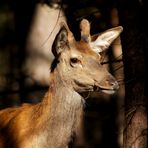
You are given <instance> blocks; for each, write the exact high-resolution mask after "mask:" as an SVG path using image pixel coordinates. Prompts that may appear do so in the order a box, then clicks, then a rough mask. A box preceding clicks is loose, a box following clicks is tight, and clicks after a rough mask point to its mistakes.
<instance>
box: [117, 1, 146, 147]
mask: <svg viewBox="0 0 148 148" xmlns="http://www.w3.org/2000/svg"><path fill="white" fill-rule="evenodd" d="M119 2H120V3H119V5H118V6H119V16H120V22H121V25H122V26H123V28H124V31H123V33H122V35H121V37H122V47H123V62H124V73H125V129H124V133H123V134H124V136H123V137H124V140H123V147H124V148H146V147H147V108H146V106H147V87H146V86H147V83H146V69H147V67H146V58H147V53H146V50H147V38H148V36H147V27H146V26H147V24H146V22H145V20H144V19H143V18H144V17H143V16H144V15H145V14H146V13H145V10H146V9H145V5H144V4H143V3H142V2H140V1H134V0H131V1H129V0H128V1H127V0H126V1H122V0H120V1H119Z"/></svg>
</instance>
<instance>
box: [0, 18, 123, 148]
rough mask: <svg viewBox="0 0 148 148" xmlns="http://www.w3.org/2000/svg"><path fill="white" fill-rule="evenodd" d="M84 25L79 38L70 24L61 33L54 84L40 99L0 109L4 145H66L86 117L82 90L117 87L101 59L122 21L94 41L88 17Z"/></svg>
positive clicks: (0, 142)
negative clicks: (70, 27)
mask: <svg viewBox="0 0 148 148" xmlns="http://www.w3.org/2000/svg"><path fill="white" fill-rule="evenodd" d="M80 29H81V40H80V41H76V40H75V39H74V36H73V34H72V33H71V32H70V30H69V28H68V26H66V25H62V27H61V30H60V31H59V33H58V34H57V36H56V38H55V41H54V43H53V47H52V52H53V55H54V56H55V59H54V61H53V63H52V66H51V70H50V78H49V84H50V85H49V89H48V91H47V93H46V94H45V96H44V98H43V100H42V102H40V103H38V104H35V105H33V104H23V105H22V106H21V107H14V108H7V109H4V110H1V111H0V148H9V147H11V148H66V147H67V146H68V143H69V141H70V138H71V135H72V134H73V133H74V132H75V131H76V130H77V128H78V126H79V123H80V120H81V118H82V117H81V116H82V110H83V104H84V99H83V97H82V96H81V93H82V92H88V91H95V90H97V91H103V92H105V93H114V92H115V91H116V90H117V89H118V87H119V86H118V83H117V81H116V80H115V78H114V77H113V76H112V75H111V74H110V73H109V72H108V71H107V70H106V69H105V68H104V67H103V66H102V65H101V61H100V59H101V56H100V52H102V51H103V50H105V49H107V48H108V46H109V45H110V44H111V43H112V42H113V41H114V39H116V38H117V37H118V36H119V34H120V33H121V31H122V27H121V26H119V27H116V28H113V29H110V30H108V31H106V32H104V33H102V34H101V35H100V36H98V37H97V39H96V40H95V41H91V40H92V38H91V35H90V24H89V22H88V21H87V20H86V19H83V20H82V21H81V23H80Z"/></svg>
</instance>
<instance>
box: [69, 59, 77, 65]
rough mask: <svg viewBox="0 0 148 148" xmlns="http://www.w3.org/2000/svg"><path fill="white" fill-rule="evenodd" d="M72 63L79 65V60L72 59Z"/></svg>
mask: <svg viewBox="0 0 148 148" xmlns="http://www.w3.org/2000/svg"><path fill="white" fill-rule="evenodd" d="M70 62H71V63H73V64H76V63H79V59H77V58H71V59H70Z"/></svg>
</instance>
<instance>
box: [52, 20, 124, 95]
mask: <svg viewBox="0 0 148 148" xmlns="http://www.w3.org/2000/svg"><path fill="white" fill-rule="evenodd" d="M80 29H81V40H80V41H76V40H75V38H74V36H73V34H72V33H71V32H70V30H69V29H68V27H67V26H65V25H63V26H62V27H61V30H60V31H59V33H58V34H57V36H56V38H55V41H54V43H53V48H52V52H53V54H54V56H55V60H56V61H57V62H56V66H55V67H56V68H55V69H56V70H57V71H58V72H59V75H60V77H61V79H62V82H63V83H64V84H65V85H67V86H68V87H69V88H71V89H73V90H75V91H76V92H78V93H80V92H85V91H94V90H98V91H103V92H105V93H109V94H112V93H114V92H115V90H117V89H118V88H119V85H118V83H117V81H116V80H115V78H114V77H113V76H112V75H111V74H110V73H109V72H108V71H107V70H106V69H105V67H104V66H103V65H102V64H101V55H100V53H101V52H103V51H104V50H106V49H107V48H108V47H109V45H110V44H111V43H112V42H113V41H114V40H115V39H116V38H117V37H118V36H119V34H120V33H121V32H122V27H121V26H119V27H115V28H112V29H109V30H107V31H105V32H103V33H102V34H100V35H98V36H97V37H96V39H95V40H92V37H91V35H90V24H89V22H88V21H87V20H86V19H83V20H82V21H81V23H80ZM55 69H54V68H52V71H54V70H55Z"/></svg>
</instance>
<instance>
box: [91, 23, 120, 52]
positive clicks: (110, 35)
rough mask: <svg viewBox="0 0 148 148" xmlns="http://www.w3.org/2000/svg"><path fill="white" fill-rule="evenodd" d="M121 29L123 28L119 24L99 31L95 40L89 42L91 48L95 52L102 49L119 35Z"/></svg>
mask: <svg viewBox="0 0 148 148" xmlns="http://www.w3.org/2000/svg"><path fill="white" fill-rule="evenodd" d="M122 30H123V28H122V27H121V26H119V27H115V28H112V29H109V30H107V31H105V32H103V33H101V34H100V35H99V36H98V37H97V39H96V40H95V41H92V42H90V46H91V48H92V49H93V50H94V51H95V52H97V53H100V52H102V51H104V50H105V49H107V48H108V47H109V46H110V44H111V43H112V42H113V41H114V40H115V39H116V38H117V37H118V36H119V35H120V33H121V32H122Z"/></svg>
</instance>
